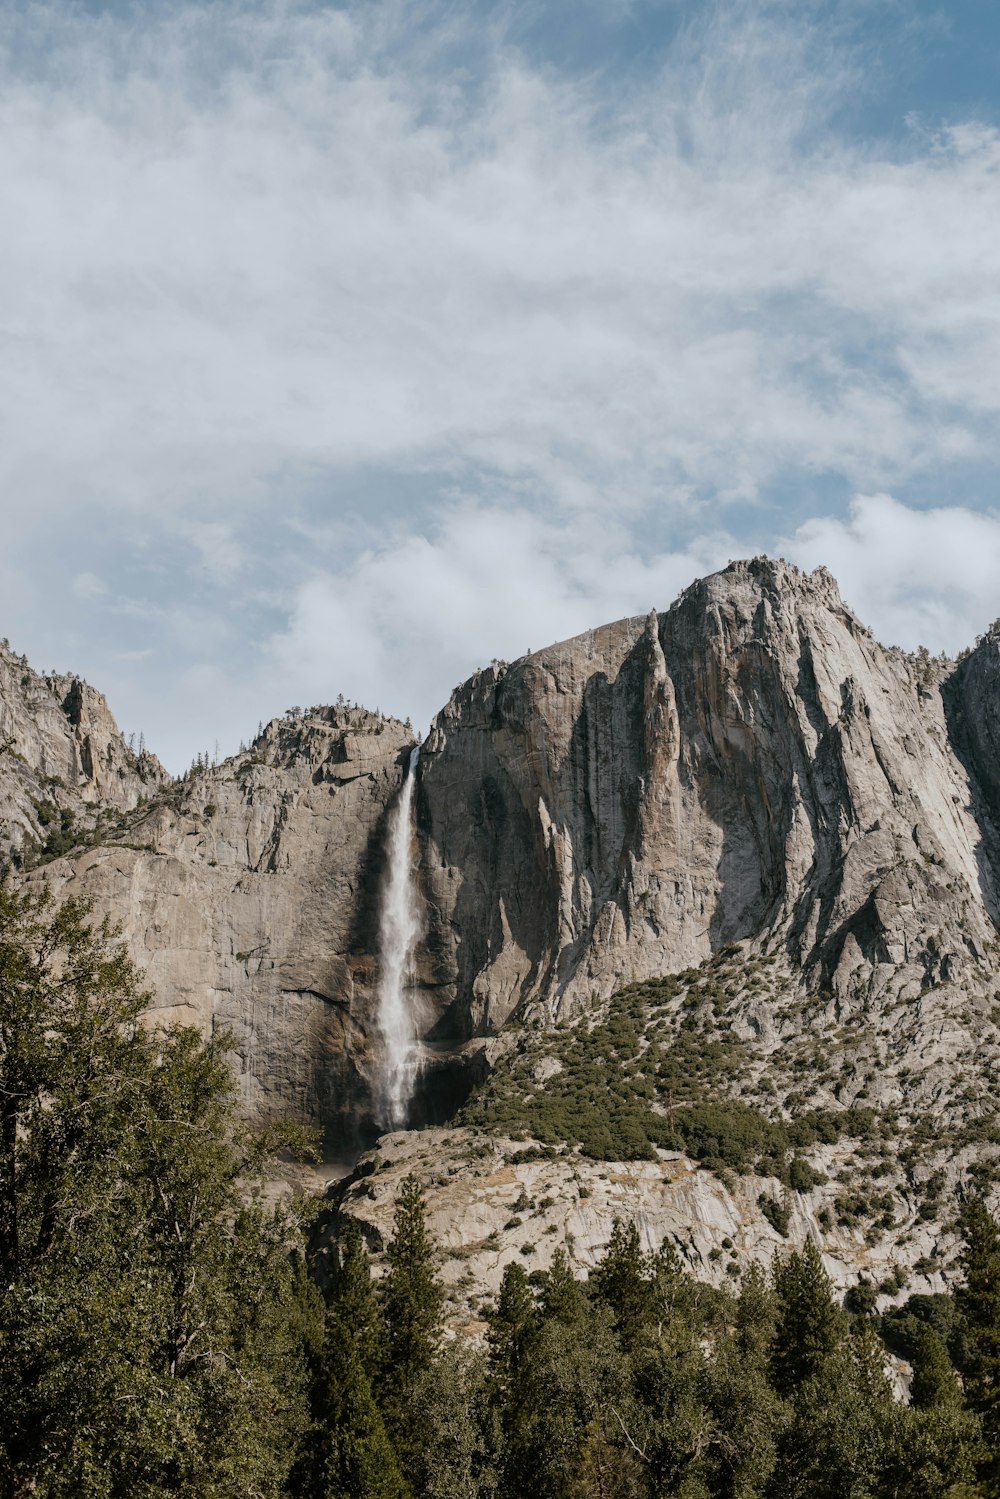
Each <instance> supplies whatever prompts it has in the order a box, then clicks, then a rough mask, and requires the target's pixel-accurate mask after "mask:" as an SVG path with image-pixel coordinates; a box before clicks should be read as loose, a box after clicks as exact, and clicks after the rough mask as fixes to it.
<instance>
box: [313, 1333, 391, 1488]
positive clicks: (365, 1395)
mask: <svg viewBox="0 0 1000 1499" xmlns="http://www.w3.org/2000/svg"><path fill="white" fill-rule="evenodd" d="M319 1406H320V1409H319V1420H318V1422H317V1427H316V1430H315V1432H314V1434H313V1437H312V1440H311V1448H312V1450H311V1454H310V1459H311V1460H310V1464H309V1466H310V1473H309V1478H308V1480H307V1484H306V1489H307V1496H308V1499H406V1496H407V1495H408V1494H409V1489H408V1488H407V1485H406V1483H405V1481H404V1479H403V1475H402V1473H401V1472H400V1468H399V1463H398V1461H397V1459H396V1454H395V1452H394V1451H393V1447H392V1443H391V1442H390V1440H389V1437H388V1435H387V1434H386V1430H385V1426H384V1424H383V1421H382V1417H381V1415H380V1414H379V1410H378V1406H377V1405H376V1404H375V1400H374V1398H373V1396H372V1390H371V1385H370V1384H369V1382H368V1377H367V1375H366V1374H365V1371H364V1369H363V1368H362V1365H361V1360H360V1358H359V1357H358V1351H357V1348H356V1346H355V1343H354V1339H353V1338H352V1337H351V1334H350V1332H349V1331H348V1329H347V1328H346V1327H345V1326H344V1324H343V1323H342V1322H340V1321H339V1319H338V1318H337V1317H336V1316H333V1317H332V1318H331V1319H330V1321H329V1323H328V1325H327V1334H326V1340H325V1345H324V1357H323V1376H322V1388H321V1392H320V1401H319Z"/></svg>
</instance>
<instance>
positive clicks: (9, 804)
mask: <svg viewBox="0 0 1000 1499" xmlns="http://www.w3.org/2000/svg"><path fill="white" fill-rule="evenodd" d="M2 669H3V676H2V679H0V681H2V686H0V701H2V715H3V716H2V717H0V743H2V742H4V739H5V736H6V738H9V739H10V740H11V745H10V747H9V748H8V750H7V753H6V754H5V755H4V756H3V757H2V759H0V805H2V809H3V811H4V814H5V815H6V816H7V818H8V824H9V829H10V831H9V833H8V835H7V836H8V846H9V847H10V848H14V849H16V848H17V847H18V846H19V840H20V844H21V845H23V843H24V841H25V840H26V839H28V838H33V839H35V840H36V841H38V840H39V835H40V834H41V833H42V832H43V829H42V828H41V827H40V826H39V824H38V819H37V816H36V815H35V814H34V813H33V812H32V810H31V808H32V796H33V795H38V794H39V790H38V788H39V787H40V785H41V783H40V781H39V779H38V778H39V776H41V777H42V778H43V779H44V778H46V777H55V776H58V777H61V778H62V779H63V781H64V782H65V783H66V788H69V787H72V790H69V789H64V790H60V792H59V794H60V795H61V796H65V798H67V799H68V798H71V797H73V798H76V802H74V805H76V804H77V802H78V803H80V804H81V805H83V804H84V803H86V805H88V806H97V805H98V804H100V805H103V806H106V807H107V808H110V809H112V810H113V811H114V812H115V814H116V816H117V817H118V818H119V820H118V822H117V823H116V824H115V827H114V828H113V829H110V830H106V831H105V833H104V834H103V835H102V837H100V838H99V839H91V840H90V842H89V844H87V845H86V846H85V845H81V846H80V847H79V848H76V849H74V850H73V851H71V852H70V853H68V854H67V855H66V856H65V857H62V858H59V859H57V860H55V861H53V862H51V863H49V864H47V865H46V867H45V869H44V871H43V875H44V877H45V878H48V879H50V880H52V881H53V882H54V883H55V884H56V885H57V886H58V887H59V889H60V890H63V891H68V890H74V891H79V892H81V893H84V894H88V895H90V896H92V897H93V898H94V900H95V901H96V903H97V906H98V909H100V910H107V911H110V912H111V913H113V914H114V915H115V916H116V917H117V918H118V919H120V920H121V921H122V922H123V923H124V927H125V931H126V935H127V937H128V940H129V942H130V944H131V946H132V949H133V951H134V952H135V954H136V956H137V958H138V959H139V960H140V961H141V962H142V963H143V965H144V966H145V967H146V969H147V972H148V975H149V980H150V983H151V985H152V986H153V988H154V989H155V992H156V995H157V1004H158V1005H159V1006H161V1007H162V1008H164V1009H165V1010H167V1011H169V1012H170V1013H171V1014H174V1015H176V1016H179V1017H181V1018H189V1019H192V1020H195V1021H197V1023H199V1024H200V1025H202V1026H204V1027H206V1028H208V1027H211V1026H217V1025H225V1026H228V1027H229V1028H231V1029H232V1031H233V1032H234V1035H235V1037H236V1042H237V1047H238V1054H239V1062H240V1067H241V1069H242V1081H243V1087H244V1091H245V1097H246V1101H247V1105H248V1107H249V1108H250V1109H251V1110H253V1111H255V1112H257V1113H261V1114H267V1113H271V1112H275V1111H281V1110H288V1109H291V1110H293V1111H295V1112H297V1113H299V1114H301V1115H302V1116H304V1117H305V1118H307V1119H310V1120H312V1121H313V1122H316V1123H319V1124H320V1125H322V1126H323V1127H324V1128H325V1130H326V1131H327V1137H328V1146H329V1149H330V1151H331V1152H332V1153H334V1154H335V1153H337V1151H338V1150H339V1149H343V1150H344V1151H345V1152H346V1151H348V1149H349V1148H351V1146H352V1145H353V1143H354V1142H355V1140H356V1139H357V1138H359V1136H360V1137H363V1136H364V1135H365V1133H366V1131H369V1132H370V1130H371V1128H372V1127H373V1121H372V1118H371V1082H372V1078H373V1071H374V1069H375V1067H376V1066H377V1054H376V1053H377V1045H378V1037H377V1029H376V1025H375V1017H374V1009H373V1005H374V983H375V972H376V965H377V920H376V906H377V899H378V891H379V883H380V878H381V861H382V858H383V843H384V819H385V816H386V812H387V809H388V808H389V806H390V805H391V803H392V801H393V799H394V798H395V797H396V795H397V794H398V791H399V787H400V785H401V783H402V776H403V773H404V769H405V765H406V763H407V760H408V752H409V748H410V745H411V743H412V735H411V734H410V733H409V732H408V730H407V729H406V727H405V726H404V725H403V724H400V723H398V722H397V721H395V720H392V719H387V718H383V717H382V716H381V715H376V714H370V713H366V712H365V711H364V710H360V709H352V708H344V707H335V708H322V709H316V710H313V711H311V712H309V713H307V714H292V715H290V716H287V717H286V718H285V719H283V720H276V721H275V722H274V723H272V724H270V725H269V726H268V728H267V729H266V730H265V731H264V733H263V735H262V736H261V737H260V739H258V740H257V741H256V743H255V744H254V745H253V746H252V747H251V750H250V751H248V752H246V753H244V754H241V755H239V756H235V757H233V758H232V759H230V760H228V761H226V762H224V763H223V764H222V765H219V766H216V767H212V768H209V769H206V770H204V771H202V772H201V773H200V774H198V775H195V776H194V777H192V778H191V779H190V780H188V781H186V782H184V783H183V784H182V783H176V782H175V783H171V784H164V782H163V777H162V772H161V771H160V770H159V768H158V767H155V762H152V761H151V760H150V757H146V762H148V764H149V766H150V769H149V770H148V773H147V779H146V780H145V781H143V779H142V773H143V765H144V764H145V763H146V762H139V761H137V760H136V759H135V757H129V755H128V752H127V749H126V747H125V746H123V745H121V741H120V736H117V731H116V730H114V729H113V721H111V720H110V716H109V715H107V710H106V708H105V707H104V703H103V699H101V698H99V696H98V695H97V694H95V693H92V691H91V689H89V688H84V687H82V686H80V687H79V690H77V687H76V686H75V685H74V683H73V681H72V680H71V679H69V678H45V679H43V678H38V677H36V676H35V675H34V674H33V673H31V672H30V670H29V669H28V668H26V667H24V666H23V664H21V663H18V661H17V658H16V657H13V656H11V655H10V654H9V653H6V654H5V655H4V656H3V658H2ZM102 715H107V719H106V720H105V717H104V716H102ZM109 725H110V726H109ZM998 754H1000V647H998V642H997V640H996V639H995V638H994V637H993V636H992V635H991V636H988V637H987V638H986V639H985V640H984V641H982V642H981V643H980V645H979V646H978V647H977V648H976V649H975V650H974V651H973V652H972V653H971V654H970V655H969V657H968V658H967V659H966V660H965V661H964V662H963V663H962V664H961V665H959V666H957V667H956V666H955V664H954V663H945V662H940V661H935V660H933V659H931V658H928V657H926V655H924V656H922V657H920V658H918V657H911V656H908V655H906V654H904V653H903V652H901V651H899V650H894V649H890V650H886V649H884V648H883V647H881V646H880V645H879V644H878V643H877V642H876V641H875V640H874V639H873V637H872V635H871V634H870V632H869V631H868V630H867V629H866V628H865V627H864V625H863V624H862V623H861V622H860V621H859V620H858V619H857V618H856V617H855V616H854V615H853V614H852V613H851V611H850V610H849V609H848V608H847V607H846V606H845V604H844V603H843V601H842V600H841V598H840V595H839V593H838V590H837V587H836V584H835V583H834V581H833V579H832V578H831V577H830V576H829V574H828V573H826V572H825V571H824V570H822V569H820V570H818V571H817V572H815V573H813V574H811V575H809V576H806V575H803V574H802V573H800V572H798V571H797V570H796V569H795V568H792V567H790V566H787V565H786V564H784V563H782V562H774V561H769V560H767V559H765V558H757V559H754V560H752V561H749V562H738V563H734V564H732V565H731V566H730V567H728V568H726V569H725V570H724V571H722V572H720V573H717V574H715V575H714V576H712V577H710V578H707V579H704V580H702V581H700V582H698V583H696V584H694V585H693V586H692V587H691V588H689V589H688V590H686V592H685V593H684V594H683V595H682V596H681V597H680V598H679V599H678V600H677V602H676V603H674V604H673V605H672V606H671V607H670V608H669V609H668V610H666V611H664V612H663V613H655V612H653V613H650V614H649V615H648V616H637V617H635V618H632V619H626V620H622V621H619V622H618V623H616V624H612V625H607V626H605V627H603V628H600V629H595V630H592V631H589V632H587V633H586V634H584V635H581V636H578V637H576V638H575V639H573V640H570V641H566V642H563V643H562V644H559V645H555V646H551V647H549V648H548V649H546V650H543V651H539V652H536V653H534V654H532V655H530V656H526V657H523V658H521V659H520V660H518V661H515V662H513V663H512V664H510V665H509V666H508V665H503V664H494V665H493V666H491V667H489V668H487V669H485V670H484V671H481V672H478V673H476V674H475V675H474V676H473V677H472V678H471V679H470V680H469V681H468V682H467V683H465V684H464V685H463V686H462V687H460V688H458V689H457V690H456V692H455V693H454V694H453V695H452V698H451V700H450V701H449V703H448V704H447V706H446V707H445V708H444V709H443V710H442V711H441V713H440V714H439V715H438V717H437V718H436V719H435V721H434V724H433V726H432V729H431V732H430V734H429V735H428V738H427V740H426V742H425V744H424V745H423V747H422V752H421V761H420V773H419V783H418V786H417V793H416V798H415V808H416V828H417V838H418V845H419V850H418V852H419V858H418V867H417V877H418V882H419V888H420V894H421V900H422V908H423V931H422V936H421V939H420V941H419V943H418V947H417V952H416V956H415V963H416V970H417V972H416V981H417V988H416V997H415V1003H416V1004H418V1005H419V1008H420V1031H421V1034H422V1035H423V1037H424V1040H425V1043H426V1048H427V1052H426V1055H427V1058H428V1062H429V1064H430V1063H433V1064H434V1065H433V1067H432V1068H431V1070H430V1071H429V1072H428V1073H427V1075H426V1077H427V1081H426V1083H425V1087H424V1090H423V1093H422V1095H421V1096H420V1097H418V1099H417V1102H416V1109H417V1114H418V1117H420V1118H423V1119H426V1118H428V1117H430V1118H433V1117H439V1118H440V1117H443V1116H445V1115H446V1114H447V1112H448V1109H449V1108H450V1106H451V1104H452V1102H454V1101H456V1100H458V1099H459V1098H460V1097H461V1095H462V1093H463V1091H465V1090H466V1089H467V1086H468V1082H469V1080H470V1079H471V1078H472V1077H474V1076H475V1075H476V1068H477V1067H478V1068H482V1066H484V1065H485V1060H484V1052H483V1047H484V1045H487V1046H496V1045H501V1046H502V1044H503V1031H504V1026H505V1023H506V1021H507V1020H508V1018H509V1017H510V1016H511V1015H512V1013H513V1012H515V1011H517V1012H518V1013H519V1014H520V1015H522V1016H527V1017H528V1018H529V1020H532V1021H537V1022H539V1023H541V1024H542V1025H543V1026H545V1025H550V1024H553V1023H555V1022H557V1021H559V1022H561V1021H565V1020H567V1019H571V1018H573V1017H574V1016H577V1015H579V1014H581V1013H583V1012H586V1011H588V1010H590V1009H592V1008H595V1007H597V1008H600V1007H601V1006H603V1005H605V1004H606V1002H607V1000H608V998H609V996H610V995H611V994H612V993H613V992H614V991H615V989H616V988H618V987H619V986H620V985H622V984H623V983H628V982H632V981H636V980H641V979H644V978H646V977H649V976H652V975H657V974H663V973H668V972H672V971H676V970H678V969H682V968H685V967H687V966H689V965H696V964H698V963H700V962H702V961H703V960H704V959H706V958H707V957H709V955H710V954H711V953H712V952H714V951H717V950H718V949H720V948H722V947H724V946H726V945H728V944H732V943H742V944H745V945H746V948H747V951H748V952H750V951H758V950H766V951H767V952H768V953H770V954H772V955H777V957H778V959H779V960H780V961H779V967H780V969H781V973H782V981H783V983H784V984H785V986H786V989H791V990H797V991H799V992H801V993H809V994H810V995H812V996H813V997H814V999H817V1000H818V1002H819V1018H818V1019H816V1018H815V1016H814V1017H813V1018H812V1019H811V1020H810V1022H809V1024H810V1025H812V1026H814V1027H816V1026H818V1027H819V1029H820V1030H823V1029H824V1028H826V1029H829V1030H831V1031H832V1030H834V1029H835V1028H837V1027H841V1026H843V1025H845V1024H847V1023H849V1022H851V1020H852V1017H853V1018H854V1020H857V1019H858V1018H859V1017H863V1018H865V1020H866V1022H867V1021H872V1022H873V1027H874V1028H873V1031H872V1035H873V1036H874V1037H875V1038H876V1039H875V1040H873V1042H872V1045H873V1046H876V1047H877V1048H878V1050H877V1062H876V1067H877V1071H878V1074H879V1075H878V1078H877V1080H876V1083H875V1084H873V1087H874V1088H875V1091H876V1094H877V1095H879V1096H881V1097H882V1098H883V1099H884V1100H886V1101H888V1100H891V1099H893V1098H897V1097H899V1096H901V1091H905V1088H903V1085H902V1084H901V1083H900V1077H901V1076H902V1075H903V1074H904V1073H905V1074H906V1077H907V1079H909V1081H907V1083H906V1087H908V1088H910V1089H911V1090H912V1088H913V1087H915V1086H917V1085H916V1084H914V1083H913V1081H912V1079H913V1078H914V1077H916V1076H919V1097H920V1098H922V1099H926V1100H928V1101H931V1102H933V1103H934V1106H935V1107H937V1106H939V1105H940V1106H943V1105H944V1104H945V1103H947V1101H948V1099H949V1098H952V1097H953V1096H955V1095H956V1094H957V1093H958V1092H959V1091H961V1089H962V1088H964V1087H967V1086H968V1077H967V1074H968V1069H969V1065H971V1064H970V1063H969V1058H970V1057H974V1056H975V1054H976V1051H977V1048H980V1049H981V1047H982V1045H983V1044H984V1043H983V1034H984V1027H987V1028H989V1027H992V1030H991V1031H990V1034H991V1035H992V1033H993V1031H995V1026H994V1025H993V1021H992V1020H991V1019H990V1015H991V1011H992V1006H993V1005H994V1003H995V1002H996V1000H997V998H998V990H1000V980H998V978H997V971H996V970H997V951H998V948H997V925H996V922H997V915H998V902H1000V838H998V828H1000V771H998V764H1000V760H998ZM18 756H20V757H21V758H20V759H18ZM153 767H155V768H153ZM140 788H141V789H140ZM55 789H56V790H58V789H59V788H55ZM150 790H152V792H153V795H152V796H151V798H150V800H149V801H148V802H147V803H146V804H144V805H140V804H139V798H140V795H141V794H142V792H143V791H144V792H146V793H149V792H150ZM52 794H53V798H54V799H56V800H58V799H57V798H55V790H53V793H52ZM62 804H63V803H62V802H59V805H60V806H61V805H62ZM66 804H67V805H68V804H69V802H68V800H67V802H66ZM876 1022H877V1023H876ZM802 1023H803V1022H802V1021H801V1020H796V1019H795V1018H794V1016H793V1015H792V1013H791V1011H790V1010H788V1009H787V1007H786V1009H784V1010H782V1009H780V1007H779V1008H775V1006H774V1005H773V1004H771V1002H770V1001H769V1000H768V998H767V996H762V995H760V994H754V995H748V998H747V1004H746V1014H745V1015H744V1016H743V1018H742V1020H741V1022H740V1024H741V1026H742V1030H743V1032H745V1033H746V1035H747V1037H748V1038H750V1039H751V1040H752V1043H753V1045H754V1046H756V1047H757V1048H758V1051H759V1052H760V1054H761V1055H770V1054H776V1053H777V1052H778V1051H779V1050H780V1049H781V1048H782V1047H783V1046H784V1045H785V1044H786V1043H787V1041H788V1038H789V1037H790V1036H793V1035H795V1034H797V1032H796V1026H799V1027H801V1024H802ZM498 1035H499V1037H500V1040H499V1041H495V1040H487V1038H492V1037H497V1036H498ZM983 1058H985V1060H984V1061H983V1065H992V1063H990V1062H989V1057H988V1056H987V1054H986V1053H985V1052H984V1053H983ZM983 1058H981V1059H980V1060H983ZM977 1065H978V1064H977ZM976 1076H977V1077H978V1073H977V1074H976ZM977 1086H978V1083H977Z"/></svg>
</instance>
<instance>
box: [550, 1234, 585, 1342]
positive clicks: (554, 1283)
mask: <svg viewBox="0 0 1000 1499" xmlns="http://www.w3.org/2000/svg"><path fill="white" fill-rule="evenodd" d="M539 1310H540V1312H541V1316H542V1320H543V1321H545V1322H563V1323H565V1324H566V1326H570V1325H572V1323H574V1322H580V1321H582V1320H583V1318H584V1317H585V1316H586V1315H587V1293H586V1291H585V1290H584V1288H583V1285H582V1284H581V1282H580V1281H578V1280H577V1278H576V1276H575V1275H574V1274H573V1271H572V1269H571V1268H570V1263H569V1257H568V1256H567V1254H566V1251H565V1249H563V1247H562V1245H560V1246H559V1248H558V1249H557V1250H556V1252H555V1254H554V1255H553V1256H552V1264H551V1265H550V1266H549V1269H548V1272H547V1274H546V1276H545V1279H544V1281H543V1282H542V1292H541V1297H540V1303H539Z"/></svg>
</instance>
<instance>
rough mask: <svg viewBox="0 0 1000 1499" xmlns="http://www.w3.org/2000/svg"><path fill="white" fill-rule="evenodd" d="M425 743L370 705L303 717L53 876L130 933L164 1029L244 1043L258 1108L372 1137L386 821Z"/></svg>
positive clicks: (292, 718)
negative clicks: (218, 1034)
mask: <svg viewBox="0 0 1000 1499" xmlns="http://www.w3.org/2000/svg"><path fill="white" fill-rule="evenodd" d="M411 745H412V734H410V733H409V732H408V730H407V729H406V728H405V727H404V725H403V724H401V723H398V722H396V721H395V720H394V719H387V718H384V717H382V715H380V714H374V713H369V712H367V711H366V710H364V709H357V708H346V707H335V708H327V709H317V710H315V711H313V712H310V713H307V714H300V713H297V712H296V713H292V714H290V715H286V717H285V718H284V719H276V720H274V721H273V722H272V723H270V724H269V725H268V726H267V728H266V729H265V730H264V732H263V733H262V734H261V736H260V737H259V738H258V739H257V740H256V741H255V743H254V744H253V745H252V746H251V748H250V750H249V751H248V752H246V753H244V754H242V755H238V756H236V757H234V758H233V759H231V760H227V761H226V762H225V763H224V764H222V765H218V766H214V767H209V768H206V769H205V770H203V771H201V772H199V773H196V774H194V775H192V776H191V777H189V778H188V779H186V780H184V781H182V782H175V783H173V784H172V785H171V786H170V787H168V788H166V789H165V790H164V792H163V793H162V794H161V795H160V796H159V797H157V798H156V799H155V800H154V801H153V802H152V803H151V804H149V805H147V806H144V807H141V808H139V809H138V811H137V812H136V813H134V814H132V815H131V816H130V817H128V818H126V819H124V820H123V821H122V822H121V823H119V825H118V826H117V827H116V828H115V829H114V830H112V832H111V833H110V834H109V835H108V838H107V840H106V841H105V842H104V843H102V844H101V845H100V846H93V847H89V848H85V849H83V850H82V851H81V852H80V853H78V854H77V855H76V856H74V857H72V858H66V859H63V860H59V861H58V862H57V863H56V864H53V865H51V866H49V867H48V868H47V869H46V870H45V875H46V877H47V878H48V879H49V880H51V881H53V882H54V883H55V884H56V885H57V886H58V887H59V889H60V892H61V893H69V892H74V893H79V894H85V895H87V896H89V897H91V898H92V899H93V900H94V901H95V902H96V905H97V909H98V910H99V911H102V912H103V911H109V912H111V913H113V914H114V915H115V917H116V918H117V919H118V920H119V921H121V922H122V923H123V925H124V931H125V936H126V938H127V940H128V943H129V946H130V948H131V949H132V952H133V953H134V955H135V957H136V958H137V960H138V961H139V962H140V964H141V965H142V966H143V968H144V969H145V971H146V974H147V977H148V980H149V983H150V986H151V988H152V990H153V993H154V996H155V999H154V1003H155V1005H156V1007H157V1008H158V1009H160V1010H162V1011H163V1012H164V1014H165V1018H168V1019H171V1020H177V1021H180V1022H183V1023H186V1024H195V1025H198V1026H200V1027H201V1028H202V1029H204V1030H206V1031H207V1030H210V1029H216V1028H219V1027H225V1028H226V1029H228V1030H229V1031H231V1032H232V1034H233V1037H234V1039H235V1043H236V1050H237V1056H238V1058H239V1065H240V1082H241V1087H242V1091H243V1097H244V1101H245V1103H246V1106H247V1108H248V1110H249V1111H250V1112H251V1113H253V1114H256V1115H258V1116H259V1117H268V1116H271V1115H274V1114H285V1113H289V1112H290V1113H292V1114H294V1115H297V1116H299V1117H301V1118H304V1119H306V1120H308V1121H310V1122H311V1123H313V1124H318V1125H320V1126H322V1127H323V1128H324V1129H325V1130H326V1132H327V1141H326V1144H327V1150H328V1153H329V1154H330V1155H331V1156H332V1157H336V1156H337V1155H338V1154H339V1153H344V1154H349V1153H350V1152H351V1151H353V1150H355V1149H356V1147H357V1143H358V1141H359V1140H363V1139H364V1138H366V1137H369V1136H370V1135H371V1134H372V1133H373V1129H374V1121H373V1120H372V1118H371V1096H372V1085H373V1081H374V1079H373V1074H372V1068H373V1066H375V1065H376V1062H377V1058H376V1057H375V1054H374V1049H373V1040H374V1025H375V1003H374V996H373V990H374V984H375V977H376V971H375V970H376V958H377V927H378V922H377V895H378V889H379V885H380V881H381V865H382V852H383V831H384V830H383V822H384V818H385V812H386V808H387V807H388V806H389V804H390V803H391V801H392V799H393V797H394V796H395V795H396V793H397V792H398V790H399V786H400V784H401V781H402V775H403V767H404V766H405V764H406V761H407V759H408V756H409V750H410V747H411Z"/></svg>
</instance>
